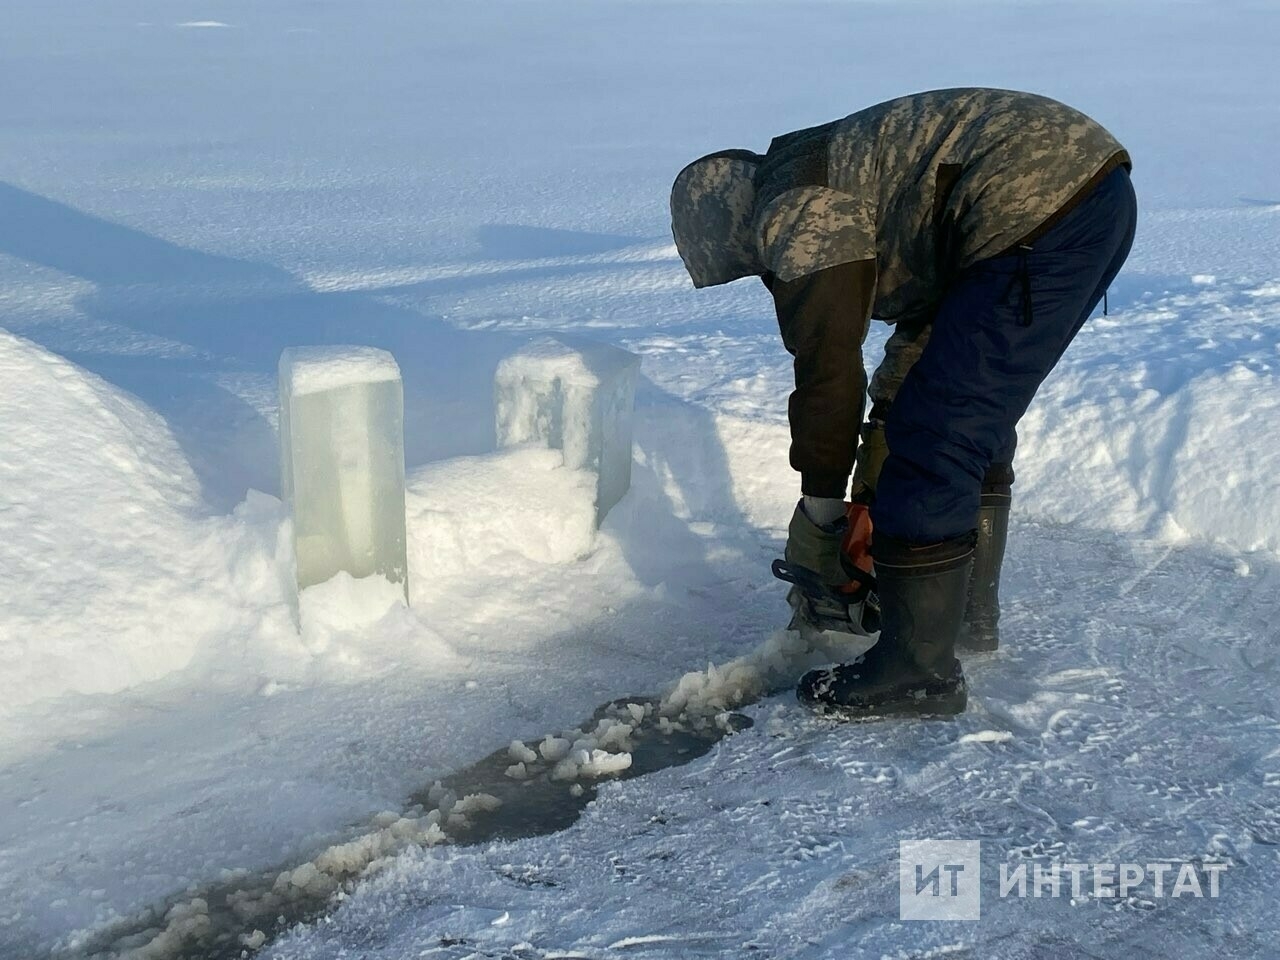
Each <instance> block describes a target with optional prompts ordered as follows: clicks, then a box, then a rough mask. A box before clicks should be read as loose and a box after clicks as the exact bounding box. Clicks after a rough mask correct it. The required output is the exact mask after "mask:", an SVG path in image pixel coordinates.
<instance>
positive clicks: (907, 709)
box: [796, 536, 973, 718]
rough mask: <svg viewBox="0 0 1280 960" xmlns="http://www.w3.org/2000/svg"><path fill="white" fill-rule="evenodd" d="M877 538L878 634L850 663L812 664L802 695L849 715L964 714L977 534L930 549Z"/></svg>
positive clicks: (822, 708)
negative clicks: (962, 654) (965, 636)
mask: <svg viewBox="0 0 1280 960" xmlns="http://www.w3.org/2000/svg"><path fill="white" fill-rule="evenodd" d="M887 539H888V538H884V537H879V538H877V539H876V540H875V541H874V542H873V553H874V554H875V565H876V581H877V584H878V593H879V595H880V611H881V613H880V616H881V622H880V639H879V640H878V641H877V642H876V645H875V646H874V647H872V648H871V649H870V650H868V651H867V652H866V653H864V654H863V655H862V656H860V657H858V658H857V659H856V660H854V661H852V662H851V663H844V664H840V665H838V666H835V667H827V668H825V669H822V670H811V671H809V672H808V673H807V674H805V675H804V677H803V678H801V680H800V685H799V687H798V688H797V690H796V695H797V696H798V697H799V699H800V701H801V702H802V703H804V704H807V705H808V706H811V707H813V708H814V709H815V710H818V711H820V712H823V713H833V714H838V715H841V716H845V717H849V718H861V717H878V716H890V715H903V714H913V715H931V714H954V713H960V712H961V711H962V710H964V708H965V704H966V703H967V701H968V691H967V689H966V686H965V680H964V673H963V672H962V671H961V669H960V661H958V660H957V659H956V658H955V645H956V637H957V635H958V634H959V632H960V625H961V620H962V618H963V616H964V608H965V598H966V593H967V589H968V584H969V574H970V568H971V567H972V566H973V537H972V536H966V537H962V538H960V539H958V540H949V541H946V542H945V543H940V544H935V545H933V546H929V547H923V548H915V547H910V546H908V545H906V544H900V543H886V541H887Z"/></svg>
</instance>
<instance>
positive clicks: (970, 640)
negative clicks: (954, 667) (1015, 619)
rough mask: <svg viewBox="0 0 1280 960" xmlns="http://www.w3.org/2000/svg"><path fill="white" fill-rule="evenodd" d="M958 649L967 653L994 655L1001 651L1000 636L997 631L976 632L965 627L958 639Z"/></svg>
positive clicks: (969, 627) (962, 628) (967, 626)
mask: <svg viewBox="0 0 1280 960" xmlns="http://www.w3.org/2000/svg"><path fill="white" fill-rule="evenodd" d="M956 649H957V650H964V651H965V652H967V653H994V652H995V651H996V650H999V649H1000V634H999V633H998V632H997V631H995V630H974V629H973V628H972V627H971V626H969V625H965V626H963V627H961V629H960V636H958V637H956Z"/></svg>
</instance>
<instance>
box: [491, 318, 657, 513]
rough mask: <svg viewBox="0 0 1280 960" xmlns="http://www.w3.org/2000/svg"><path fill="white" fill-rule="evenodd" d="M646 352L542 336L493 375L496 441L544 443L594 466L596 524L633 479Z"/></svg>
mask: <svg viewBox="0 0 1280 960" xmlns="http://www.w3.org/2000/svg"><path fill="white" fill-rule="evenodd" d="M639 370H640V358H639V357H638V356H636V355H635V354H633V353H628V352H627V351H626V350H621V349H619V348H617V347H613V346H610V345H608V344H603V343H590V342H583V341H578V340H573V341H570V342H565V341H561V340H556V339H552V338H550V337H544V338H541V339H538V340H535V341H533V342H532V343H529V344H528V345H526V346H525V347H523V348H521V349H520V350H519V351H517V352H516V353H514V354H512V355H511V356H509V357H507V358H505V359H504V360H503V361H502V362H501V363H500V364H499V365H498V370H497V373H496V375H495V377H494V409H495V412H496V416H497V436H498V446H499V447H505V446H510V445H512V444H518V443H543V444H546V445H547V446H548V447H551V448H553V449H558V450H561V451H563V454H564V463H565V466H568V467H572V468H575V469H587V470H591V471H593V472H595V474H596V477H597V480H596V524H597V526H598V525H599V524H600V522H601V521H603V520H604V517H605V514H607V513H608V512H609V510H610V509H611V508H612V507H613V506H614V505H615V504H616V503H617V502H618V501H619V500H621V499H622V497H623V495H624V494H626V492H627V490H628V489H629V488H630V486H631V418H632V413H633V411H634V409H635V393H636V379H637V376H638V375H639Z"/></svg>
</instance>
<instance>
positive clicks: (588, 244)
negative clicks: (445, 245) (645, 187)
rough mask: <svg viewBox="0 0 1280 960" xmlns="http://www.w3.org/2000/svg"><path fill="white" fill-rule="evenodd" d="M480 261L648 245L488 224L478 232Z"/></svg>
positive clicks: (602, 235) (602, 236) (617, 238)
mask: <svg viewBox="0 0 1280 960" xmlns="http://www.w3.org/2000/svg"><path fill="white" fill-rule="evenodd" d="M476 242H477V243H479V245H480V251H479V253H478V254H477V256H476V259H478V260H538V259H542V258H547V257H584V256H592V255H594V254H598V253H611V252H612V251H614V250H625V249H626V248H627V247H634V246H637V245H639V244H642V243H646V242H648V241H646V240H645V239H644V238H643V237H624V236H619V235H616V234H610V233H584V232H582V231H579V230H558V229H552V228H551V227H535V226H527V225H523V224H514V223H488V224H485V225H484V226H482V227H480V228H479V229H478V230H476Z"/></svg>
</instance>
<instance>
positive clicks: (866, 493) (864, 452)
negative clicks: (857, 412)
mask: <svg viewBox="0 0 1280 960" xmlns="http://www.w3.org/2000/svg"><path fill="white" fill-rule="evenodd" d="M888 456H889V444H888V442H887V441H886V440H885V435H884V421H883V420H869V421H868V422H867V423H865V424H863V426H862V442H861V443H859V444H858V452H857V455H856V457H855V460H854V467H853V499H854V501H855V502H857V503H870V502H871V501H873V500H874V499H875V496H876V485H877V484H878V483H879V482H880V470H881V468H883V467H884V461H885V458H887V457H888Z"/></svg>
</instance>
